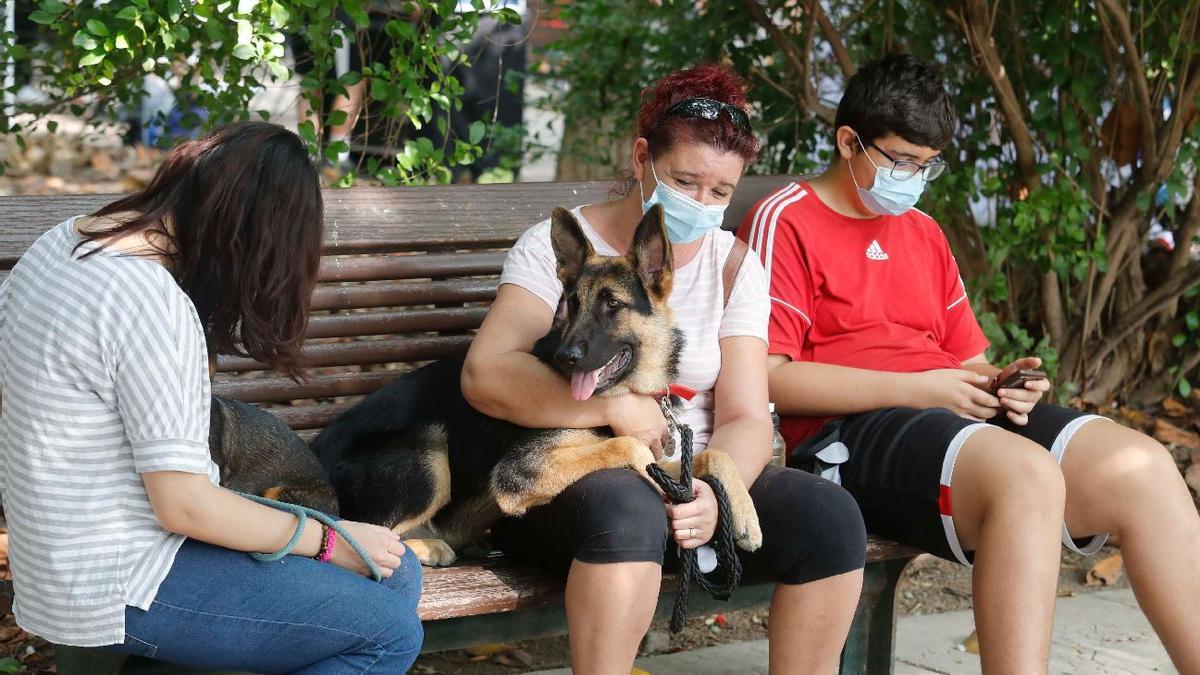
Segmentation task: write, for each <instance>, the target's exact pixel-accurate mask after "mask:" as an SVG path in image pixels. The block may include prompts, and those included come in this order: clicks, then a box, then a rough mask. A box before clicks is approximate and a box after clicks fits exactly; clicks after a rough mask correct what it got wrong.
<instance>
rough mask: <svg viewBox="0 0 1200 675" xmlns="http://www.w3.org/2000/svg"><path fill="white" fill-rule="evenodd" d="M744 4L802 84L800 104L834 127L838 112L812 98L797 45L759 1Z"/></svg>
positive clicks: (806, 71)
mask: <svg viewBox="0 0 1200 675" xmlns="http://www.w3.org/2000/svg"><path fill="white" fill-rule="evenodd" d="M743 4H745V5H746V9H748V10H750V15H751V16H752V17H753V18H754V21H755V23H757V24H758V25H759V26H761V27H762V28H763V30H765V31H767V35H769V36H770V37H771V41H772V42H774V43H775V46H776V47H778V48H779V50H780V51H781V52H783V56H784V58H785V59H786V61H787V64H788V66H789V67H790V68H791V70H792V74H793V75H794V76H795V77H796V79H797V81H798V82H799V83H800V84H799V85H798V89H799V90H800V102H801V103H802V104H803V105H804V107H805V109H806V110H809V111H811V112H812V113H813V114H815V115H816V116H817V117H819V118H821V120H823V121H824V122H825V123H827V124H829V125H830V126H832V125H833V123H834V120H835V118H836V116H837V111H836V110H834V109H833V108H831V107H829V106H827V105H824V104H822V103H821V102H820V101H819V100H817V98H816V95H815V94H813V95H811V96H810V94H809V91H810V89H811V85H810V82H811V80H810V79H809V73H808V64H807V59H806V58H805V57H804V55H803V54H801V53H800V49H799V48H798V47H797V46H796V43H795V42H793V41H792V39H791V38H790V37H789V36H788V34H787V33H785V32H784V31H783V29H781V28H780V27H779V26H777V25H776V24H775V22H774V21H772V20H771V17H770V16H768V15H767V12H766V10H764V9H763V7H762V5H760V4H759V3H758V0H743Z"/></svg>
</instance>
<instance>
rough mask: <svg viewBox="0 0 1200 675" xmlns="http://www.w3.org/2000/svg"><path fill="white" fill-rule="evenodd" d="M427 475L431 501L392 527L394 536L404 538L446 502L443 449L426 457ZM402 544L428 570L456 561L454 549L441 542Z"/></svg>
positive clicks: (415, 540)
mask: <svg viewBox="0 0 1200 675" xmlns="http://www.w3.org/2000/svg"><path fill="white" fill-rule="evenodd" d="M429 473H430V475H431V476H433V499H431V500H430V501H429V505H428V506H426V507H425V510H423V511H422V512H421V513H418V514H417V515H415V516H413V517H411V518H406V519H404V520H402V521H400V522H398V523H396V524H395V525H394V526H392V531H393V532H395V533H396V534H399V535H401V536H404V535H405V534H409V533H411V531H412V530H414V529H415V528H419V527H421V526H423V525H426V524H427V523H428V522H429V519H430V518H433V516H434V514H436V513H437V512H438V511H440V510H441V509H442V507H443V506H445V505H446V504H448V503H450V460H449V457H448V456H447V454H446V448H445V447H444V446H443V447H441V448H438V449H437V450H436V451H434V452H433V453H431V454H430V455H429ZM404 545H405V546H407V547H409V548H411V549H412V551H413V553H414V554H416V556H417V559H418V560H420V561H421V564H422V565H426V566H429V567H445V566H446V565H450V564H453V563H454V561H455V560H456V559H457V558H458V556H457V555H456V554H455V553H454V549H453V548H451V547H450V545H449V544H447V543H446V542H444V541H442V540H441V539H435V538H413V539H405V540H404Z"/></svg>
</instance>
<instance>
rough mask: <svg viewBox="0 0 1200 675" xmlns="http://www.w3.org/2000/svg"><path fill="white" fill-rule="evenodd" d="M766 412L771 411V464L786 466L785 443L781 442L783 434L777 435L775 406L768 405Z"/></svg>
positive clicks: (777, 420)
mask: <svg viewBox="0 0 1200 675" xmlns="http://www.w3.org/2000/svg"><path fill="white" fill-rule="evenodd" d="M768 410H770V411H771V427H772V428H773V436H772V438H771V463H772V464H774V465H775V466H787V442H786V441H784V440H783V434H780V433H779V415H778V414H777V413H776V412H775V404H774V403H770V404H768Z"/></svg>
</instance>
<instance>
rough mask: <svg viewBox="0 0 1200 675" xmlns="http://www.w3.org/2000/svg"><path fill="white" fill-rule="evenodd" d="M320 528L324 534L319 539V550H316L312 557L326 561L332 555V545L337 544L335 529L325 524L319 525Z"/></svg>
mask: <svg viewBox="0 0 1200 675" xmlns="http://www.w3.org/2000/svg"><path fill="white" fill-rule="evenodd" d="M321 529H322V530H323V533H322V534H324V535H325V536H324V537H323V538H322V540H321V550H319V551H317V554H316V555H315V556H313V557H314V558H316V559H317V560H320V561H321V562H324V563H327V562H329V559H330V558H332V557H333V547H334V546H335V545H336V544H337V531H336V530H334V529H333V528H332V527H329V526H328V525H325V524H322V525H321Z"/></svg>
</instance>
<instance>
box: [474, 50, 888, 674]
mask: <svg viewBox="0 0 1200 675" xmlns="http://www.w3.org/2000/svg"><path fill="white" fill-rule="evenodd" d="M745 90H746V86H745V83H744V82H743V81H742V80H741V79H740V78H739V77H738V76H737V75H735V74H733V73H732V72H730V71H729V70H727V69H725V68H723V67H721V66H717V65H702V66H697V67H695V68H690V69H686V70H682V71H679V72H676V73H673V74H672V75H670V76H668V77H666V78H664V79H663V80H661V81H660V82H658V83H657V84H656V85H654V86H653V87H652V88H650V89H648V90H647V91H646V92H645V93H644V95H643V103H642V108H641V110H640V112H639V114H638V120H637V129H636V140H634V142H633V153H632V167H631V168H632V177H631V178H630V179H629V180H628V181H627V182H626V184H624V185H623V186H622V187H623V189H624V196H622V197H620V198H618V199H615V200H612V201H608V202H605V203H601V204H589V205H585V206H581V207H577V208H575V209H574V210H573V211H572V213H573V215H574V216H575V218H576V220H577V221H578V222H579V225H580V228H581V229H582V230H583V233H584V234H585V235H586V236H587V237H588V239H589V242H590V244H591V246H592V248H593V249H594V251H595V252H596V253H597V254H598V255H610V256H611V255H621V254H624V253H625V252H627V251H628V250H629V248H630V246H631V244H632V241H633V236H634V232H635V229H636V228H637V225H638V223H639V221H640V220H641V219H642V216H643V214H644V213H645V212H646V211H647V210H648V209H649V208H650V207H651V206H653V205H655V204H661V205H662V207H663V210H664V217H665V221H666V229H667V234H668V238H669V239H670V241H671V248H672V253H673V261H674V273H673V286H672V290H671V294H670V297H669V299H668V304H669V306H670V307H671V309H672V310H673V312H674V314H675V317H676V320H677V325H678V327H679V328H680V330H681V331H682V332H683V334H684V338H685V347H684V349H683V351H682V353H681V354H680V364H679V366H680V367H679V373H680V375H679V384H682V385H686V386H688V387H690V388H692V389H694V390H696V391H697V392H699V394H698V395H697V396H696V397H695V398H693V399H692V400H691V401H689V402H687V403H685V404H684V410H683V412H682V414H681V420H682V421H683V422H684V423H686V424H688V425H689V426H690V427H691V428H692V430H693V432H694V435H695V436H694V446H693V447H694V450H695V452H697V453H698V452H700V451H701V450H703V449H704V448H705V447H708V446H711V447H714V448H720V449H722V450H725V451H726V452H728V454H729V455H730V456H731V457H732V458H733V460H734V463H735V464H736V465H737V468H738V471H739V473H740V474H741V478H742V480H743V481H744V482H745V484H746V485H747V486H749V490H750V496H751V498H752V499H753V500H754V504H755V507H756V509H757V511H758V516H759V520H760V523H761V526H762V532H763V545H762V547H761V548H760V549H759V550H758V551H756V552H754V553H745V552H741V557H742V563H743V568H744V570H745V574H746V576H747V577H748V578H751V579H755V578H757V579H759V580H763V579H769V580H772V581H775V582H777V583H778V586H777V587H776V590H775V594H774V597H773V598H772V602H771V618H770V638H771V649H770V654H771V656H770V658H771V672H779V673H803V672H814V673H828V672H831V671H833V670H836V667H837V662H838V655H839V653H840V651H841V648H842V644H843V642H844V641H845V638H846V634H847V632H848V631H849V628H850V622H851V620H852V618H853V615H854V608H855V606H856V604H857V601H858V595H859V591H860V588H861V585H862V568H863V564H864V557H865V548H866V534H865V530H864V527H863V522H862V515H861V514H860V512H859V510H858V507H857V505H856V504H855V502H854V500H853V499H852V498H851V497H850V495H849V494H848V493H846V492H845V491H844V490H842V488H840V487H838V486H837V485H834V484H833V483H831V482H828V481H825V480H823V479H820V478H818V477H816V476H814V475H811V474H808V473H805V472H802V471H798V470H794V469H787V468H783V467H776V466H768V462H769V460H770V458H771V448H770V446H771V420H770V417H769V415H768V405H767V367H766V359H767V342H766V340H767V317H768V314H769V310H770V305H769V299H768V297H767V290H766V284H765V278H764V273H763V269H762V267H761V264H760V263H759V261H758V260H757V259H756V257H755V256H746V257H745V258H744V261H743V263H742V265H741V267H740V269H739V271H738V273H737V275H736V277H734V282H733V286H732V289H731V292H730V293H729V294H728V300H727V301H726V300H725V299H724V298H725V292H724V288H723V281H722V278H723V268H724V265H725V261H726V259H727V257H728V256H729V254H730V251H731V250H732V249H733V248H734V246H735V244H734V236H733V235H732V234H731V233H730V232H727V231H724V230H722V229H721V227H720V226H721V222H722V219H723V216H724V211H725V208H726V207H727V206H728V204H729V201H730V198H731V197H732V196H733V191H734V189H735V188H736V187H737V184H738V182H739V180H740V179H741V177H742V174H743V173H744V171H745V169H746V166H747V165H748V164H749V163H750V162H752V161H753V160H754V158H755V156H756V154H757V152H758V140H757V139H756V138H755V136H754V134H753V131H752V130H751V127H750V120H749V116H748V114H747V110H748V108H749V105H748V102H747V100H746V96H745ZM500 283H501V286H500V291H499V295H498V296H497V298H496V301H495V303H494V304H493V305H492V307H491V309H490V310H489V313H488V316H487V319H486V320H485V321H484V323H483V326H482V327H481V328H480V330H479V334H478V335H477V336H476V338H475V340H474V342H473V344H472V345H471V350H470V352H469V354H468V356H467V361H466V366H465V369H464V371H463V382H462V384H463V393H464V395H465V396H466V398H467V400H468V401H470V402H471V404H472V405H473V406H475V407H476V408H477V409H479V410H480V411H482V412H484V413H486V414H488V415H491V416H493V417H498V418H501V419H505V420H508V421H510V422H513V423H515V424H519V425H522V426H527V427H543V428H555V427H564V428H592V427H604V426H608V427H611V428H612V429H613V431H614V432H615V433H616V434H617V435H619V436H631V437H634V438H638V439H640V440H642V441H644V442H645V443H646V444H647V445H648V446H650V448H651V449H652V450H653V451H654V452H655V454H656V455H657V454H660V453H661V449H662V443H661V439H662V438H663V437H664V435H665V433H666V421H665V420H664V419H663V415H662V412H661V411H660V410H659V406H658V403H657V401H656V400H655V399H654V398H653V397H650V396H644V395H639V394H620V395H614V396H590V395H584V394H590V393H591V391H590V390H589V391H581V388H582V387H581V386H575V385H578V383H574V384H572V385H569V384H568V383H567V382H566V381H565V380H564V379H563V378H562V377H561V376H560V375H558V374H557V373H556V372H554V371H553V370H552V369H551V368H550V367H548V366H547V365H545V364H544V363H542V362H540V361H538V360H537V359H536V358H534V357H533V356H532V355H531V354H530V351H531V349H532V348H533V345H534V342H535V341H537V339H538V338H540V337H541V336H543V335H545V334H546V333H547V332H548V331H549V330H550V327H551V324H552V322H553V320H554V316H555V312H556V309H557V308H558V307H559V301H560V298H561V297H562V294H563V287H562V283H561V282H560V281H559V279H558V276H557V265H556V261H555V256H554V252H553V249H552V245H551V240H550V223H549V221H546V222H543V223H540V224H538V225H535V226H534V227H532V228H531V229H530V230H528V231H527V232H526V233H525V234H524V235H523V236H522V237H521V239H520V241H518V242H517V245H516V246H515V247H514V248H513V249H512V251H511V252H510V253H509V255H508V258H507V260H506V261H505V265H504V273H503V276H502V277H501V282H500ZM568 311H571V310H570V309H569V308H568ZM585 379H586V378H585ZM593 384H594V381H593ZM580 399H582V400H580ZM693 490H694V493H695V494H696V499H695V501H693V502H690V503H688V504H679V505H666V506H664V504H663V500H662V498H661V497H660V496H659V494H658V493H657V492H656V491H655V489H654V488H653V487H652V486H651V485H650V484H649V483H648V482H646V481H645V480H644V479H642V478H641V477H640V476H639V475H638V474H637V473H635V472H633V471H628V470H622V469H613V470H604V471H597V472H595V473H592V474H589V475H587V476H585V477H584V478H582V479H580V480H579V481H577V482H576V483H574V484H573V485H571V486H570V487H569V488H567V489H566V490H565V491H564V492H562V493H561V494H560V495H559V496H558V497H556V498H555V499H554V500H553V501H551V502H550V503H549V504H546V505H544V506H539V507H535V508H533V509H530V510H529V512H528V513H527V514H526V515H524V516H522V517H520V518H509V519H505V520H504V521H502V522H501V523H500V524H499V525H498V526H497V527H496V528H494V530H493V533H494V535H495V539H496V543H497V544H499V546H500V547H501V548H502V549H504V550H505V551H506V552H508V553H509V554H510V555H513V556H514V557H516V558H518V559H523V560H525V561H528V562H533V563H536V564H540V565H542V566H546V567H551V568H557V569H566V570H569V572H568V578H567V579H568V580H567V591H566V605H567V625H568V629H569V631H570V638H571V667H572V670H573V671H574V672H576V673H587V674H591V673H628V672H629V669H630V666H631V664H632V662H633V659H634V657H635V656H636V652H637V647H638V642H639V641H640V639H641V637H642V635H644V634H645V632H646V630H647V629H648V628H649V626H650V621H651V619H652V618H653V615H654V609H655V603H656V602H657V599H658V590H659V585H660V581H661V574H662V566H663V564H664V562H667V563H668V564H670V563H671V562H672V561H671V560H670V559H669V558H668V556H667V555H666V554H667V552H668V549H669V550H670V551H674V549H675V547H674V546H668V544H670V543H672V542H673V543H674V544H676V545H678V546H679V547H682V548H689V549H690V548H697V547H699V546H702V545H704V544H705V543H707V542H708V541H709V539H710V538H711V537H712V536H713V532H714V529H715V526H716V520H717V502H716V499H715V497H714V496H713V493H712V490H711V488H710V487H709V486H708V485H707V484H706V483H704V482H703V481H694V483H693ZM665 559H666V560H665Z"/></svg>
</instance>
